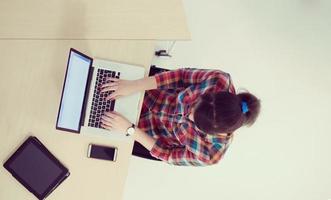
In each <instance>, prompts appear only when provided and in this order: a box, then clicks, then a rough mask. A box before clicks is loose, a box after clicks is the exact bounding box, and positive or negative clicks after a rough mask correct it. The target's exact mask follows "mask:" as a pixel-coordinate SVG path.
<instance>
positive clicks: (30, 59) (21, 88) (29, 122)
mask: <svg viewBox="0 0 331 200" xmlns="http://www.w3.org/2000/svg"><path fill="white" fill-rule="evenodd" d="M70 47H74V48H77V49H79V50H81V51H82V52H84V53H86V54H87V55H90V56H92V57H99V58H107V59H113V60H117V61H125V62H128V63H132V64H137V65H142V66H144V67H146V68H148V67H149V66H150V62H151V59H152V55H153V50H154V44H153V42H151V41H150V42H146V41H93V40H83V41H81V40H75V41H69V40H44V41H39V40H32V41H31V40H0V60H1V64H0V94H1V98H0V112H1V116H0V160H1V163H2V164H3V163H4V161H5V160H6V159H7V158H8V157H9V156H10V155H11V154H12V153H13V152H14V150H15V149H16V148H17V147H18V146H19V145H20V144H21V143H22V142H23V141H24V140H25V139H26V138H27V137H28V136H29V135H35V136H37V137H38V138H39V139H40V140H41V141H42V142H43V143H44V144H45V146H46V147H47V148H48V149H49V150H50V151H51V152H52V153H53V154H54V155H55V156H56V157H57V158H58V159H59V160H60V161H61V162H62V163H63V164H64V165H65V166H67V167H68V168H69V170H70V172H71V175H70V176H69V178H68V179H67V180H65V181H64V182H63V183H62V184H61V185H60V186H59V187H58V188H57V189H56V190H55V191H53V192H52V194H51V195H50V196H49V197H48V199H56V200H61V199H64V200H68V199H72V200H76V199H77V200H84V199H86V200H87V199H88V200H91V199H95V200H106V199H109V200H112V199H114V200H119V199H122V195H123V189H124V184H125V179H126V176H127V173H128V165H129V158H130V157H131V151H132V142H133V141H129V142H125V141H116V140H105V139H102V138H94V137H88V136H82V135H77V134H73V133H66V132H61V131H57V130H56V129H55V122H56V117H57V111H58V106H59V102H60V96H61V91H62V84H63V79H64V73H65V68H66V61H67V58H68V52H69V48H70ZM147 73H148V70H147V71H146V75H147ZM89 143H97V144H104V145H112V146H116V147H118V148H119V152H118V157H117V161H116V162H107V161H99V160H95V159H88V158H87V157H86V154H87V147H88V144H89ZM0 199H5V200H21V199H24V200H26V199H35V198H34V196H33V195H32V194H31V193H30V192H29V191H27V190H26V189H25V188H24V187H23V186H21V185H20V184H19V183H18V182H17V181H16V180H15V179H14V178H13V177H12V176H11V175H10V173H8V172H7V171H6V170H5V169H4V168H3V167H0Z"/></svg>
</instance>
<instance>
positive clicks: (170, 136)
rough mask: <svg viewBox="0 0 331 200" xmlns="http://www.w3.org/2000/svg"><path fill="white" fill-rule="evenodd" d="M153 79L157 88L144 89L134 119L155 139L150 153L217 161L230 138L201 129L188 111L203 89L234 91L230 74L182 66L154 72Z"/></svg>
mask: <svg viewBox="0 0 331 200" xmlns="http://www.w3.org/2000/svg"><path fill="white" fill-rule="evenodd" d="M155 79H156V83H157V89H155V90H148V91H146V95H145V98H144V102H143V109H142V113H141V115H140V120H139V123H138V128H140V129H142V130H143V131H145V132H146V133H147V134H149V135H150V136H152V137H153V138H155V139H156V143H155V145H154V146H153V148H152V150H151V152H150V153H151V155H152V156H154V157H156V158H158V159H161V160H163V161H166V162H168V163H169V164H174V165H195V166H203V165H211V164H215V163H217V162H218V161H219V160H220V159H221V158H222V156H223V155H224V153H225V152H226V150H227V148H228V145H229V144H230V142H231V141H232V140H230V137H224V136H220V135H211V134H206V133H203V132H201V130H199V129H198V128H197V126H196V125H195V124H194V122H193V121H191V120H190V119H189V114H190V112H191V108H192V107H193V105H194V104H195V103H196V102H197V100H198V98H199V96H201V95H202V94H204V93H206V92H212V93H215V92H219V91H229V92H231V93H235V89H234V86H233V84H232V81H231V77H230V75H229V74H228V73H225V72H222V71H220V70H206V69H195V68H182V69H177V70H173V71H167V72H162V73H159V74H156V75H155ZM231 138H232V136H231Z"/></svg>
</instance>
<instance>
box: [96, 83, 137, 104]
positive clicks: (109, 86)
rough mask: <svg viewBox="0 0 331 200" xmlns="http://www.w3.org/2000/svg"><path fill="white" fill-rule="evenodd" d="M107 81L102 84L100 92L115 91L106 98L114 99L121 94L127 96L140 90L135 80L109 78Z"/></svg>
mask: <svg viewBox="0 0 331 200" xmlns="http://www.w3.org/2000/svg"><path fill="white" fill-rule="evenodd" d="M107 81H108V82H107V83H105V84H103V85H101V87H100V92H107V91H113V92H112V93H111V94H110V95H108V96H107V97H106V100H114V99H117V98H119V97H121V96H127V95H130V94H132V93H134V92H138V90H137V89H136V85H137V84H135V81H134V80H123V79H117V78H108V79H107Z"/></svg>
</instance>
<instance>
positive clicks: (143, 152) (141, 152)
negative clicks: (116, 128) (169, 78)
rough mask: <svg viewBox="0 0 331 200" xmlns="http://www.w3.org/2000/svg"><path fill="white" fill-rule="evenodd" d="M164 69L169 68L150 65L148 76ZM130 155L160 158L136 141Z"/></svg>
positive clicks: (151, 158) (150, 158)
mask: <svg viewBox="0 0 331 200" xmlns="http://www.w3.org/2000/svg"><path fill="white" fill-rule="evenodd" d="M164 71H169V70H168V69H164V68H159V67H156V66H155V65H152V66H151V68H150V71H149V74H148V76H153V75H154V74H157V73H161V72H164ZM132 155H134V156H137V157H140V158H145V159H149V160H156V161H160V159H157V158H154V157H153V156H151V154H150V152H149V150H148V149H146V148H145V147H144V146H143V145H141V144H140V143H139V142H136V141H135V142H134V145H133V151H132Z"/></svg>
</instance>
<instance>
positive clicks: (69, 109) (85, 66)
mask: <svg viewBox="0 0 331 200" xmlns="http://www.w3.org/2000/svg"><path fill="white" fill-rule="evenodd" d="M91 64H92V59H91V58H89V57H87V56H84V55H82V54H81V53H79V52H76V51H74V50H73V49H71V50H70V56H69V60H68V66H67V72H66V78H65V83H64V88H63V91H62V92H63V93H62V99H61V104H60V109H59V114H58V121H57V128H62V129H66V130H69V131H75V132H79V131H80V119H81V115H82V109H83V103H84V97H85V89H86V83H87V81H88V74H89V70H90V66H91Z"/></svg>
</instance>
